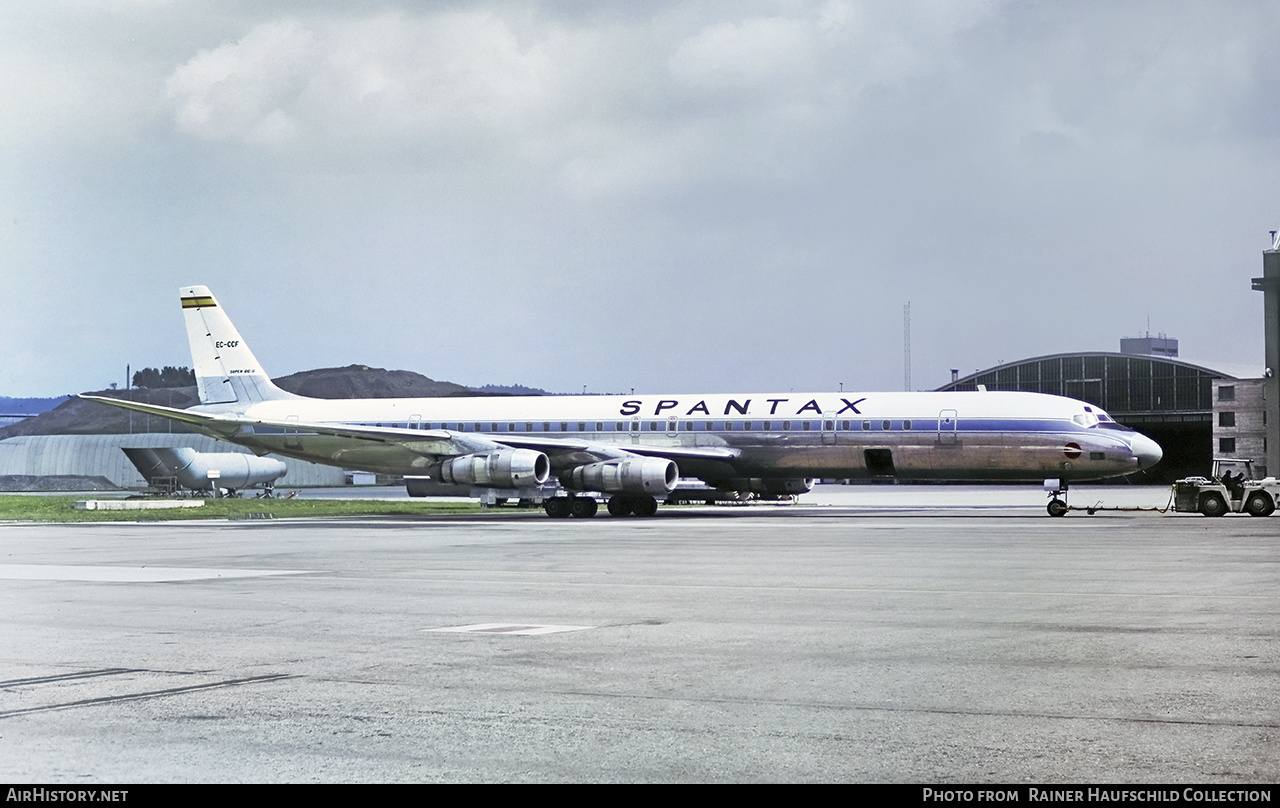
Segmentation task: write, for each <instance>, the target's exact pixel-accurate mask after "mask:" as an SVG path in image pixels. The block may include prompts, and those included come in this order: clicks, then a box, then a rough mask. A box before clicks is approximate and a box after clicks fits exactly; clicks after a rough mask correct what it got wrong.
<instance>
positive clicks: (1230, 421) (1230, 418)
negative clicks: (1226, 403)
mask: <svg viewBox="0 0 1280 808" xmlns="http://www.w3.org/2000/svg"><path fill="white" fill-rule="evenodd" d="M1235 425H1236V414H1235V413H1234V412H1220V413H1218V426H1235Z"/></svg>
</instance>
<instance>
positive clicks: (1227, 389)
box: [1218, 384, 1236, 401]
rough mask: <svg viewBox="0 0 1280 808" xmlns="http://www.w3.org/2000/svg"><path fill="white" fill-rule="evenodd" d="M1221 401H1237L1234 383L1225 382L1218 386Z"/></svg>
mask: <svg viewBox="0 0 1280 808" xmlns="http://www.w3.org/2000/svg"><path fill="white" fill-rule="evenodd" d="M1218 400H1219V401H1235V400H1236V386H1235V385H1234V384H1224V385H1222V386H1221V387H1219V388H1218Z"/></svg>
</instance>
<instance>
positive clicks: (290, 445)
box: [284, 415, 302, 449]
mask: <svg viewBox="0 0 1280 808" xmlns="http://www.w3.org/2000/svg"><path fill="white" fill-rule="evenodd" d="M285 420H286V421H288V422H289V423H291V424H296V423H298V416H296V415H290V416H289V417H288V418H285ZM284 447H285V448H286V449H301V448H302V442H301V441H299V440H298V430H297V428H296V427H285V428H284Z"/></svg>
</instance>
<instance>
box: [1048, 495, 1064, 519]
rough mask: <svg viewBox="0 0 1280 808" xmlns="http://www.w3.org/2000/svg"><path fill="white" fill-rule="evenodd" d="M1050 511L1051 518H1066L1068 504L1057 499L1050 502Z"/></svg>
mask: <svg viewBox="0 0 1280 808" xmlns="http://www.w3.org/2000/svg"><path fill="white" fill-rule="evenodd" d="M1048 510H1049V515H1050V516H1066V514H1067V503H1065V502H1063V501H1062V500H1060V499H1056V498H1055V499H1051V500H1049V508H1048Z"/></svg>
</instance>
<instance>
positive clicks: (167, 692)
mask: <svg viewBox="0 0 1280 808" xmlns="http://www.w3.org/2000/svg"><path fill="white" fill-rule="evenodd" d="M295 678H297V677H296V675H294V674H291V673H277V674H268V675H266V676H249V677H246V678H244V679H226V680H224V681H221V682H209V683H207V684H203V685H188V686H187V687H170V688H166V689H164V690H148V691H144V692H142V693H123V694H121V695H118V696H101V697H99V698H96V699H80V700H78V701H67V702H62V703H61V704H44V705H41V706H39V707H24V708H22V709H18V710H3V711H0V718H12V717H14V716H18V715H27V714H30V713H47V712H51V711H53V710H70V709H73V708H75V707H93V706H95V705H99V704H112V703H115V702H122V701H140V700H142V699H155V698H160V697H162V696H178V695H181V694H183V693H196V692H199V691H201V690H214V689H216V688H221V687H236V686H238V685H252V684H261V683H264V682H277V681H280V680H282V679H295Z"/></svg>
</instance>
